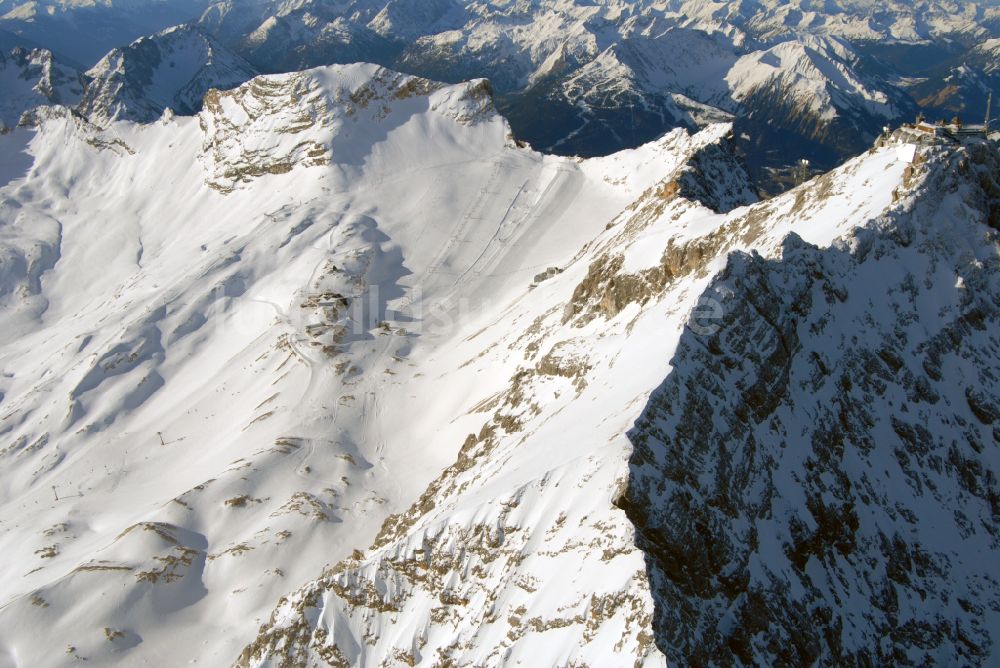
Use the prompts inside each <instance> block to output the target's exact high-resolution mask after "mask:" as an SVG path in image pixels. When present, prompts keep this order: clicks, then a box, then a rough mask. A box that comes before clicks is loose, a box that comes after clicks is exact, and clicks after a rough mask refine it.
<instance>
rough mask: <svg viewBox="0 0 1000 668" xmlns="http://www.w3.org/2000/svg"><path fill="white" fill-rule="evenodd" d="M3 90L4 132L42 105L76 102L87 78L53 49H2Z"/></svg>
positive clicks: (1, 116) (0, 87) (0, 124)
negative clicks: (22, 115)
mask: <svg viewBox="0 0 1000 668" xmlns="http://www.w3.org/2000/svg"><path fill="white" fill-rule="evenodd" d="M0 91H2V93H3V95H2V97H0V131H4V130H6V129H9V128H13V127H14V126H15V125H17V122H18V120H20V118H21V114H23V113H24V112H25V111H28V110H29V109H32V108H34V107H37V106H39V105H48V104H61V105H67V106H74V105H76V104H77V103H78V102H79V101H80V96H81V95H82V93H83V78H82V77H81V75H80V73H79V72H77V71H76V70H74V69H73V68H72V67H69V66H67V65H65V64H63V63H61V62H59V60H58V59H57V58H55V57H54V56H53V55H52V52H50V51H46V50H44V49H33V50H30V51H29V50H27V49H22V48H14V49H11V50H10V51H9V52H0Z"/></svg>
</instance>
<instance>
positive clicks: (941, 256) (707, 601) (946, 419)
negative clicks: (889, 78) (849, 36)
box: [619, 145, 1000, 665]
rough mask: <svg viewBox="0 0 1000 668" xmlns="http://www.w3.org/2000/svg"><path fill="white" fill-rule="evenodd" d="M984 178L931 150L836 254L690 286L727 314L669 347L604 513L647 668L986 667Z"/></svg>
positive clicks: (991, 632) (993, 307)
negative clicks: (898, 195)
mask: <svg viewBox="0 0 1000 668" xmlns="http://www.w3.org/2000/svg"><path fill="white" fill-rule="evenodd" d="M925 168H926V167H925ZM998 179H1000V161H997V159H996V157H995V153H994V152H993V151H992V150H990V149H989V148H988V147H986V146H982V145H980V146H974V147H971V148H970V149H968V150H962V151H960V152H958V153H957V154H956V155H954V156H942V155H939V156H936V157H934V158H932V159H931V167H930V168H929V172H928V173H927V174H925V176H924V178H922V179H921V181H922V183H921V185H920V186H919V187H918V188H917V189H916V191H915V192H913V193H912V195H910V196H907V197H905V198H904V199H903V200H901V202H900V204H899V205H898V206H897V207H896V208H895V209H894V210H893V211H892V212H891V213H890V214H889V215H888V216H886V217H884V218H882V219H880V220H877V221H876V222H874V223H873V224H870V225H869V226H867V227H865V228H863V229H860V230H858V231H857V232H855V233H854V234H853V235H852V236H851V237H849V238H848V239H846V240H845V241H843V242H839V243H838V244H835V245H834V246H833V247H832V248H829V249H820V248H817V247H815V246H811V245H809V244H806V243H803V242H802V241H801V240H799V239H797V238H796V237H791V238H790V239H789V240H788V241H787V242H786V243H785V246H784V250H783V253H782V257H781V259H780V260H779V259H774V260H767V259H764V258H762V257H760V256H758V255H736V256H733V257H732V258H731V259H730V261H729V263H728V265H727V267H726V269H725V271H724V272H723V273H722V274H721V275H720V276H719V278H717V279H716V280H715V281H714V282H713V283H712V285H711V287H710V288H709V290H708V291H707V292H706V297H707V298H709V299H712V300H714V301H715V302H717V303H719V304H721V305H722V311H723V312H724V314H725V315H724V317H723V319H722V320H721V322H719V323H718V329H717V331H715V332H714V333H712V334H711V335H710V336H707V337H705V336H697V335H695V334H693V333H690V332H689V333H687V334H685V336H684V337H682V339H681V341H680V344H679V346H678V349H677V352H676V354H675V356H674V358H673V361H672V363H671V365H672V367H673V371H672V372H671V374H670V376H669V377H668V378H667V380H666V382H665V383H664V385H663V386H662V387H661V388H660V389H659V390H657V392H656V393H654V394H653V396H652V398H651V400H650V402H649V405H648V406H647V408H646V410H645V411H644V413H643V416H642V418H641V419H640V420H639V421H638V422H637V423H636V426H635V428H634V429H633V431H632V432H631V433H630V439H631V440H632V442H633V444H634V451H633V454H632V457H631V460H630V479H629V484H628V489H627V492H626V493H625V494H624V495H623V497H622V499H621V500H620V501H619V505H620V506H621V507H622V508H624V509H625V511H626V512H627V513H628V515H629V518H630V519H631V520H632V521H633V522H634V524H635V525H636V531H637V544H638V545H639V546H640V547H641V548H642V549H643V550H644V552H645V554H646V562H647V568H648V574H649V581H650V586H651V591H652V595H653V597H654V600H655V601H656V615H655V621H654V630H655V634H656V642H657V644H658V646H659V647H660V648H661V649H662V650H663V651H664V653H665V654H666V655H667V657H668V659H670V660H672V661H677V662H680V663H687V664H692V665H759V664H761V663H765V664H770V665H802V664H813V663H815V662H817V661H818V662H819V663H820V664H821V665H836V664H843V663H850V664H854V663H861V664H869V663H870V664H879V663H894V664H897V665H924V664H926V663H927V662H941V661H943V662H944V663H949V664H971V665H988V664H989V663H990V657H991V656H992V655H993V653H994V652H995V643H996V641H997V638H996V636H995V629H996V628H997V620H998V616H1000V580H998V579H997V576H996V573H995V572H994V569H993V568H992V564H993V563H994V562H995V560H996V555H997V552H998V550H1000V541H998V539H1000V487H998V483H997V475H998V473H1000V471H998V468H1000V459H998V456H997V453H998V447H1000V431H998V430H997V417H998V416H997V414H996V411H995V409H994V406H996V405H998V403H1000V384H998V383H997V369H998V367H1000V359H998V355H997V340H996V336H995V332H996V329H997V324H998V317H1000V257H998V254H997V248H998V246H997V232H996V229H995V227H994V229H990V228H989V227H988V225H994V226H995V220H996V215H997V206H998V204H1000V200H998V199H997V195H998V193H1000V189H998Z"/></svg>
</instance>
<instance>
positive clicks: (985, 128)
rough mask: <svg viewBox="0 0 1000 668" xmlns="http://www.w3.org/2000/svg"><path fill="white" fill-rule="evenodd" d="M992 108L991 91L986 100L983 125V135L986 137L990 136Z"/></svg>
mask: <svg viewBox="0 0 1000 668" xmlns="http://www.w3.org/2000/svg"><path fill="white" fill-rule="evenodd" d="M992 107H993V91H990V95H989V97H987V98H986V122H985V123H983V134H985V135H986V136H987V137H989V136H990V111H991V109H992Z"/></svg>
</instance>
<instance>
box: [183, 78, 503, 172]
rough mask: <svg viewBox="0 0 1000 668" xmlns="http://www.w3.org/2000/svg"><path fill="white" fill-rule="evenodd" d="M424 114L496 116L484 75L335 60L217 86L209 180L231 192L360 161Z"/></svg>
mask: <svg viewBox="0 0 1000 668" xmlns="http://www.w3.org/2000/svg"><path fill="white" fill-rule="evenodd" d="M427 112H430V113H431V114H434V115H437V116H440V117H441V118H442V119H446V120H450V121H454V122H458V123H461V124H474V123H477V122H479V121H482V120H486V119H491V118H494V117H495V114H496V112H495V109H494V107H493V98H492V91H491V89H490V86H489V83H488V82H486V81H482V80H480V81H474V82H470V83H468V84H465V85H462V86H457V87H445V86H443V85H442V84H439V83H435V82H432V81H428V80H427V79H421V78H418V77H412V76H407V75H403V74H399V73H396V72H392V71H390V70H386V69H384V68H381V67H378V66H375V65H350V66H336V65H335V66H330V67H327V68H319V69H316V70H311V71H306V72H301V73H293V74H280V75H271V76H263V77H258V78H255V79H253V80H252V81H250V82H248V83H247V84H245V85H243V86H240V87H239V88H236V89H233V90H230V91H218V90H214V89H213V90H211V91H209V92H208V94H207V95H206V96H205V109H204V110H203V111H202V113H201V114H200V115H199V123H200V125H201V128H202V132H203V133H204V142H203V151H204V152H203V159H204V161H205V164H206V168H207V170H208V172H209V184H210V185H211V186H212V187H213V188H216V189H218V190H220V191H223V192H230V191H232V189H233V188H234V187H235V186H236V184H239V183H250V182H252V181H253V180H254V179H255V178H256V177H259V176H262V175H264V174H284V173H287V172H290V171H292V169H294V168H295V167H317V166H329V165H331V164H333V163H339V164H342V165H355V166H360V161H361V160H362V159H363V157H364V156H365V155H367V154H368V152H369V151H370V150H371V144H372V143H373V141H375V140H377V138H378V137H379V136H380V135H384V134H385V133H387V132H389V131H390V130H391V129H392V128H393V127H397V126H399V125H402V124H404V123H406V122H407V120H409V119H410V118H411V117H412V116H414V115H415V114H417V113H427Z"/></svg>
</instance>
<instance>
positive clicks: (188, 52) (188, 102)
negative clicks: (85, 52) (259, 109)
mask: <svg viewBox="0 0 1000 668" xmlns="http://www.w3.org/2000/svg"><path fill="white" fill-rule="evenodd" d="M255 74H256V71H255V70H254V68H253V67H252V66H251V65H249V64H248V63H247V62H246V61H244V60H243V59H242V58H240V57H239V56H237V55H235V54H234V53H232V52H231V51H229V50H228V49H227V48H226V47H224V46H222V44H220V43H219V42H218V41H217V40H215V39H214V38H212V37H210V36H209V35H207V34H205V33H204V32H202V31H201V30H200V29H198V28H196V27H194V26H189V25H184V26H176V27H173V28H168V29H166V30H164V31H162V32H159V33H157V34H155V35H152V36H150V37H142V38H140V39H138V40H136V41H134V42H132V43H131V44H130V45H128V46H126V47H123V48H120V49H115V50H113V51H111V52H110V53H108V54H107V55H106V56H105V57H104V58H103V59H101V61H100V62H99V63H97V65H95V66H94V67H93V68H91V69H90V71H88V73H87V75H88V76H89V77H90V78H91V79H92V80H91V82H90V83H89V84H88V85H87V88H86V91H85V92H84V96H83V100H82V102H81V104H80V111H81V113H83V114H84V115H85V116H87V117H88V118H90V119H91V120H92V121H93V122H95V123H99V124H102V125H104V124H107V123H109V122H111V121H113V120H119V119H127V120H133V121H139V122H151V121H154V120H156V119H157V118H159V117H160V115H161V114H162V113H163V110H164V109H167V108H170V109H173V110H174V111H175V112H177V113H181V114H192V113H195V112H196V111H197V110H198V109H200V108H201V101H202V96H203V95H204V94H205V92H206V91H207V90H208V89H209V88H230V87H232V86H236V85H239V84H241V83H243V82H244V81H246V80H247V79H249V78H251V77H252V76H254V75H255Z"/></svg>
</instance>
